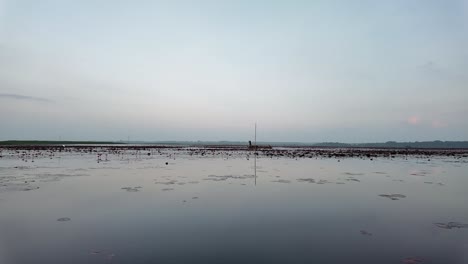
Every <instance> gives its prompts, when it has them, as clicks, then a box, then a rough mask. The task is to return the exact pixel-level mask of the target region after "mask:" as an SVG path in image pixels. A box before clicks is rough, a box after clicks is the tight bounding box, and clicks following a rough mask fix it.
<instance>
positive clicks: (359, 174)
mask: <svg viewBox="0 0 468 264" xmlns="http://www.w3.org/2000/svg"><path fill="white" fill-rule="evenodd" d="M343 174H345V175H350V176H362V175H364V173H352V172H345V173H343Z"/></svg>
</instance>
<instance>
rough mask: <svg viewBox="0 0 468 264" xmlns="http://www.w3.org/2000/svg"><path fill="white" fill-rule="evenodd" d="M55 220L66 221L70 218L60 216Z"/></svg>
mask: <svg viewBox="0 0 468 264" xmlns="http://www.w3.org/2000/svg"><path fill="white" fill-rule="evenodd" d="M57 221H59V222H68V221H71V218H69V217H62V218H59V219H57Z"/></svg>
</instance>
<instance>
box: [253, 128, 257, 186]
mask: <svg viewBox="0 0 468 264" xmlns="http://www.w3.org/2000/svg"><path fill="white" fill-rule="evenodd" d="M254 145H255V152H254V174H255V176H254V177H255V186H257V122H255V137H254Z"/></svg>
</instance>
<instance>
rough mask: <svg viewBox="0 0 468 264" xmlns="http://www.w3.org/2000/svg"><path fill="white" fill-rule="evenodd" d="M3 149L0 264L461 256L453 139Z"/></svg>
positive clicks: (461, 157)
mask: <svg viewBox="0 0 468 264" xmlns="http://www.w3.org/2000/svg"><path fill="white" fill-rule="evenodd" d="M256 153H257V154H255V152H253V151H249V150H247V149H245V148H242V147H224V146H219V147H206V148H200V147H196V148H191V147H172V148H170V147H147V146H132V147H128V146H101V147H88V146H74V147H65V148H64V147H61V146H40V147H5V148H0V212H1V213H0V263H13V264H17V263H18V264H22V263H53V264H54V263H380V264H386V263H440V264H448V263H454V264H465V263H468V210H467V204H468V191H467V190H468V155H467V152H466V151H463V150H392V149H383V150H382V149H312V148H273V149H260V150H258V151H257V152H256Z"/></svg>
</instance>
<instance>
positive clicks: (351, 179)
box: [346, 178, 361, 182]
mask: <svg viewBox="0 0 468 264" xmlns="http://www.w3.org/2000/svg"><path fill="white" fill-rule="evenodd" d="M346 180H347V181H355V182H361V181H360V180H358V179H355V178H348V179H346Z"/></svg>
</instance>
